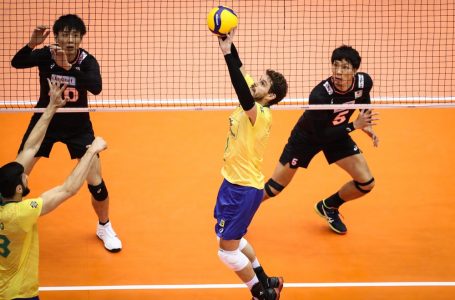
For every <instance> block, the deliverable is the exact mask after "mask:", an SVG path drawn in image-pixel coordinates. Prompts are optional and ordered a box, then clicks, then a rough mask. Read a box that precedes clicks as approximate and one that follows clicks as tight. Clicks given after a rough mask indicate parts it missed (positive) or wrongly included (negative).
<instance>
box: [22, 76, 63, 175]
mask: <svg viewBox="0 0 455 300" xmlns="http://www.w3.org/2000/svg"><path fill="white" fill-rule="evenodd" d="M47 81H48V83H49V89H50V90H49V95H50V101H49V104H48V106H47V107H46V109H45V110H44V113H43V114H42V115H41V117H40V119H39V120H38V122H37V123H36V125H35V127H33V130H32V132H31V133H30V135H29V136H28V138H27V141H26V142H25V144H24V148H23V149H22V151H21V152H19V154H18V155H17V157H16V161H17V162H18V163H20V164H21V165H22V166H23V167H24V169H25V173H27V174H28V173H29V171H30V168H31V167H32V163H33V159H34V157H35V155H36V153H37V152H38V150H39V148H40V146H41V143H42V142H43V139H44V136H45V135H46V131H47V128H48V127H49V123H50V122H51V120H52V117H53V116H54V114H55V112H56V111H57V109H58V108H59V107H62V106H64V105H65V103H66V101H67V100H68V99H67V98H65V99H62V93H63V91H64V90H65V88H66V84H65V85H63V86H62V87H61V88H60V84H59V83H58V82H51V81H50V80H49V79H48V80H47Z"/></svg>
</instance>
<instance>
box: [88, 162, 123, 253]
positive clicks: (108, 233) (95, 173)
mask: <svg viewBox="0 0 455 300" xmlns="http://www.w3.org/2000/svg"><path fill="white" fill-rule="evenodd" d="M87 184H88V189H89V191H90V193H91V195H92V196H91V201H92V206H93V209H94V210H95V213H96V215H97V216H98V225H97V230H96V235H97V236H98V237H99V238H100V239H101V240H102V241H103V243H104V247H105V248H106V249H107V250H109V251H110V252H118V251H120V250H122V242H121V241H120V239H119V238H118V236H117V234H116V233H115V231H114V229H113V228H112V224H111V222H110V220H109V193H108V190H107V187H106V184H105V183H104V180H103V177H102V175H101V160H100V158H99V156H98V157H96V158H95V159H94V161H93V163H92V165H91V167H90V170H89V173H88V175H87Z"/></svg>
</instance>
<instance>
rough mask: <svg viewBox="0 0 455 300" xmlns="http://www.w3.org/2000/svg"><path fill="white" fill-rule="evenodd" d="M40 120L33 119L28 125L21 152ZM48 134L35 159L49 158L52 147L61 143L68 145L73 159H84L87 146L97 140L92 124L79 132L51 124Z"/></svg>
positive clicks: (89, 123) (20, 148)
mask: <svg viewBox="0 0 455 300" xmlns="http://www.w3.org/2000/svg"><path fill="white" fill-rule="evenodd" d="M38 119H39V118H35V117H33V118H32V120H31V121H30V124H29V125H28V128H27V131H26V132H25V134H24V137H23V138H22V143H21V145H20V147H19V152H20V151H22V149H23V148H24V144H25V141H26V140H27V138H28V136H29V135H30V133H31V132H32V130H33V127H35V124H36V122H37V121H38ZM51 125H52V126H51ZM51 125H50V126H49V128H48V130H47V132H46V136H45V137H44V140H43V142H42V144H41V147H40V148H39V150H38V152H37V153H36V155H35V157H49V155H50V153H51V150H52V147H53V146H54V144H55V143H57V142H61V143H63V144H65V145H66V147H67V148H68V152H69V153H70V156H71V159H75V158H82V156H84V154H85V152H86V151H87V146H89V145H91V144H92V142H93V140H94V139H95V134H94V132H93V127H92V123H91V122H90V121H88V123H86V124H83V126H81V127H79V128H78V129H77V130H74V129H67V130H63V128H62V127H60V128H59V127H58V126H55V125H56V124H51Z"/></svg>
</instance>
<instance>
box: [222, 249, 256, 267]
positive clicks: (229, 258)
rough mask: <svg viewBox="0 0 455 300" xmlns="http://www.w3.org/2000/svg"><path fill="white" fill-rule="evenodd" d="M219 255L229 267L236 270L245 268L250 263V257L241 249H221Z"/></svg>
mask: <svg viewBox="0 0 455 300" xmlns="http://www.w3.org/2000/svg"><path fill="white" fill-rule="evenodd" d="M218 257H219V258H220V260H221V261H222V262H223V263H224V264H225V265H226V266H227V267H228V268H229V269H231V270H233V271H235V272H238V271H240V270H242V269H244V268H245V267H246V266H247V265H248V264H249V263H250V261H249V260H248V257H246V255H245V254H243V253H242V252H241V251H240V250H239V249H237V250H234V251H226V250H223V249H219V250H218Z"/></svg>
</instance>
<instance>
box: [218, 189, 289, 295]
mask: <svg viewBox="0 0 455 300" xmlns="http://www.w3.org/2000/svg"><path fill="white" fill-rule="evenodd" d="M262 195H263V191H262V190H258V189H255V188H251V187H244V186H239V185H235V184H231V183H229V182H228V181H226V180H224V181H223V184H222V185H221V187H220V190H219V193H218V197H217V202H216V206H215V211H214V215H215V218H216V220H217V224H216V225H215V232H216V234H217V236H218V238H219V249H218V256H219V258H220V260H221V261H222V262H223V263H224V264H225V265H226V266H227V267H228V268H229V269H231V270H233V271H234V272H235V273H236V274H237V276H238V277H239V278H240V279H241V280H242V281H243V282H244V283H245V285H246V286H247V287H248V288H249V289H250V291H251V294H252V295H253V297H254V299H273V300H275V299H279V293H280V292H279V290H278V289H273V288H267V287H264V286H263V285H262V283H261V282H260V280H259V278H258V277H257V275H256V274H255V272H254V270H253V267H252V264H251V261H250V259H252V260H254V259H255V255H252V253H249V255H250V256H251V257H250V258H249V257H248V256H247V255H245V254H244V253H243V252H242V251H241V249H240V243H241V239H242V237H243V235H245V233H246V232H247V228H248V226H249V224H250V223H251V220H252V219H253V217H254V214H255V213H256V211H257V209H258V208H259V205H260V203H261V201H262ZM242 247H245V244H244V242H242Z"/></svg>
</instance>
